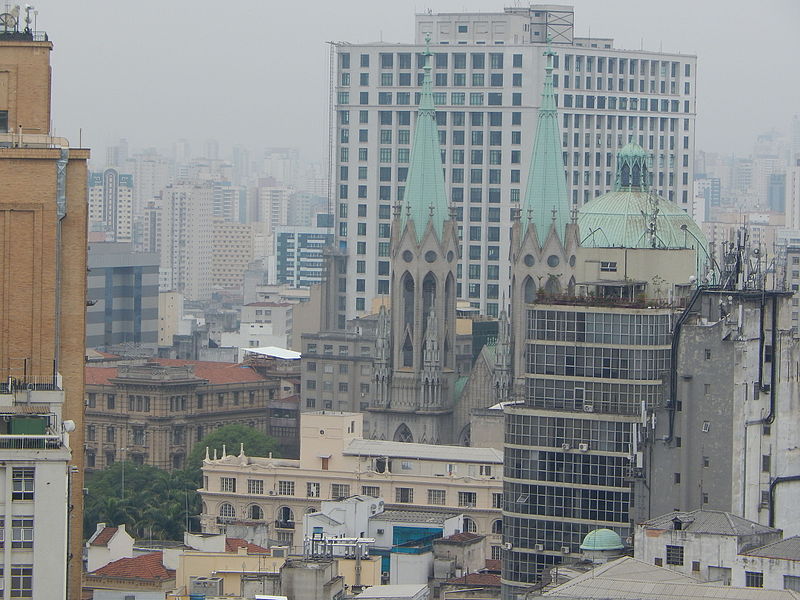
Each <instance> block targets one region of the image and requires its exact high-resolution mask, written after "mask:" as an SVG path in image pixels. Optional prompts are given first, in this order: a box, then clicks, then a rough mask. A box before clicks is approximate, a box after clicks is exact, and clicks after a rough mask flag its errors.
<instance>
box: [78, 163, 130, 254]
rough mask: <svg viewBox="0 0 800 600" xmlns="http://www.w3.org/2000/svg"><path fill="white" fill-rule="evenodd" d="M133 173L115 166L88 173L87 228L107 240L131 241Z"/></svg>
mask: <svg viewBox="0 0 800 600" xmlns="http://www.w3.org/2000/svg"><path fill="white" fill-rule="evenodd" d="M133 189H134V186H133V176H132V175H130V174H127V173H120V172H119V171H118V170H117V169H106V170H105V171H103V172H102V173H91V174H90V175H89V230H90V231H92V232H102V233H105V236H106V237H105V241H107V242H130V241H132V233H133Z"/></svg>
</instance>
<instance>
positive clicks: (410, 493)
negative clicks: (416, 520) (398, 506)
mask: <svg viewBox="0 0 800 600" xmlns="http://www.w3.org/2000/svg"><path fill="white" fill-rule="evenodd" d="M394 500H395V502H400V503H403V504H410V503H412V502H414V488H397V489H396V490H395V494H394Z"/></svg>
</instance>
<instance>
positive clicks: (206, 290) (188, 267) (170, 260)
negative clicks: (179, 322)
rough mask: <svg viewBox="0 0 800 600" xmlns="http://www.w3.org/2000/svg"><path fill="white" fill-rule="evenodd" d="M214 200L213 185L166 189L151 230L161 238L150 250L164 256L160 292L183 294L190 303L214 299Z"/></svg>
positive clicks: (178, 186)
mask: <svg viewBox="0 0 800 600" xmlns="http://www.w3.org/2000/svg"><path fill="white" fill-rule="evenodd" d="M212 200H213V187H212V186H211V185H207V184H206V185H201V184H192V183H178V184H175V185H170V186H167V187H166V188H165V189H164V191H163V192H162V193H161V197H160V199H159V201H158V203H157V205H158V206H160V209H156V208H154V209H152V210H151V212H152V213H154V215H153V219H152V220H151V228H153V229H154V231H155V235H156V236H158V237H157V239H156V240H155V243H154V244H152V246H151V247H157V248H158V249H159V250H160V254H161V273H160V287H161V291H165V292H166V291H177V292H181V293H183V294H184V296H185V297H186V299H187V300H209V299H210V298H211V289H212V287H211V256H212V237H213V222H212ZM156 213H160V218H159V217H156ZM153 222H157V223H158V225H156V226H155V227H153Z"/></svg>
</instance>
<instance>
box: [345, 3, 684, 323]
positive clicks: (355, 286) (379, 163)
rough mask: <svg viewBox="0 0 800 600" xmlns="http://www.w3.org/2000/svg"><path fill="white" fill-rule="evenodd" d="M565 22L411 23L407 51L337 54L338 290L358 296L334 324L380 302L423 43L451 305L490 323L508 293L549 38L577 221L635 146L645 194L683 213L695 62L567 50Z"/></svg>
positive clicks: (590, 45)
mask: <svg viewBox="0 0 800 600" xmlns="http://www.w3.org/2000/svg"><path fill="white" fill-rule="evenodd" d="M572 18H573V17H572V9H571V8H570V7H566V8H565V7H559V9H558V10H555V9H554V8H553V7H549V8H548V7H538V6H535V5H534V6H532V7H530V8H524V9H522V8H520V9H508V10H507V11H506V12H503V13H475V14H471V13H449V14H420V15H417V17H416V43H414V44H389V43H373V44H337V45H335V46H334V51H335V53H336V60H335V69H334V72H333V73H332V74H331V77H332V81H331V85H333V86H334V90H333V91H334V93H333V99H334V102H333V106H332V112H331V136H332V139H331V148H332V166H333V173H332V176H333V180H332V182H331V183H332V185H331V189H332V198H331V203H332V206H333V207H334V209H335V212H336V219H337V223H336V231H335V235H336V245H337V248H338V250H339V251H340V252H342V253H344V255H345V256H346V263H347V265H346V277H347V289H348V290H359V289H363V291H356V292H355V293H352V292H351V293H350V294H349V295H347V296H346V295H345V294H341V296H342V298H343V300H342V302H343V303H344V308H343V309H342V310H341V311H340V312H341V313H343V318H342V319H338V321H339V322H340V323H344V322H345V320H346V319H347V318H350V317H353V316H355V315H358V314H363V312H362V311H363V310H367V311H368V310H369V308H370V306H371V300H372V299H373V298H374V297H376V296H383V295H388V293H389V276H388V272H387V266H388V263H389V261H390V257H389V235H390V224H391V219H392V206H393V205H395V204H397V203H398V202H400V201H401V200H402V198H403V194H404V193H405V185H406V181H405V180H406V177H407V175H408V167H409V161H410V156H411V154H410V152H411V148H410V144H411V130H412V126H413V122H414V117H413V115H414V114H415V110H416V105H417V103H418V102H419V95H420V94H419V85H420V84H421V81H422V66H423V58H422V50H423V46H422V42H423V38H424V36H425V34H426V33H430V35H431V36H432V38H433V50H434V58H433V73H432V76H433V86H434V90H433V95H434V101H435V103H436V106H437V125H438V131H439V136H440V141H441V152H442V163H443V166H444V170H445V177H446V181H447V183H448V186H449V194H450V200H451V202H452V204H453V208H454V218H455V220H456V222H457V226H458V230H459V233H460V236H461V240H462V243H463V246H464V252H463V253H462V257H461V259H460V261H459V264H458V269H457V288H458V289H457V294H458V296H459V298H462V299H467V300H469V301H470V302H471V303H473V304H474V305H475V306H476V307H478V308H479V309H480V310H481V311H482V312H483V313H485V314H489V315H495V316H496V315H497V314H498V313H499V309H500V303H501V302H500V300H501V298H499V297H493V296H494V290H495V289H497V290H500V291H501V292H500V293H499V295H500V296H502V290H508V286H509V284H510V281H509V276H508V269H507V268H506V261H507V258H508V248H509V244H510V240H509V231H510V228H511V212H512V209H515V208H518V207H519V204H520V199H521V197H523V196H524V189H523V182H525V181H526V178H527V170H526V169H527V166H528V164H529V162H530V152H531V149H532V143H531V141H532V137H533V132H534V127H535V123H536V116H537V112H538V109H539V107H540V104H539V102H540V90H541V89H542V83H543V76H544V64H545V58H544V56H543V51H544V50H545V41H546V38H547V37H548V36H549V37H550V38H551V39H552V43H553V45H554V46H555V47H556V48H557V50H558V54H559V56H558V57H557V58H556V60H555V61H554V70H553V86H554V89H555V94H556V99H557V104H558V107H559V109H560V120H561V125H562V140H561V142H562V144H561V145H562V152H563V155H564V162H565V165H566V182H567V191H568V194H569V199H570V200H571V201H572V205H573V207H575V208H578V207H580V206H582V205H583V203H585V202H587V201H588V200H589V199H591V198H594V197H595V196H598V195H600V194H602V193H605V192H607V191H610V190H611V189H612V186H613V183H614V181H613V178H614V161H613V157H614V154H615V152H616V151H617V150H618V149H620V148H621V147H622V146H624V145H625V144H626V143H627V142H629V141H634V142H636V143H638V144H639V145H641V146H643V147H644V148H645V149H646V150H647V151H648V152H649V153H650V154H651V155H652V156H653V164H652V171H653V187H654V189H655V190H657V191H658V193H659V194H660V195H661V196H662V197H664V198H665V199H668V200H673V201H674V202H676V203H677V204H678V205H679V206H681V207H683V208H685V209H687V210H691V200H692V194H691V191H692V187H691V186H692V179H693V168H694V165H693V161H692V159H691V157H692V154H693V152H694V122H695V80H696V70H695V67H696V57H694V56H691V55H683V54H677V53H663V52H647V51H641V50H624V49H619V48H614V47H613V40H609V39H586V38H576V37H574V35H573V33H572V25H571V23H572ZM376 257H377V260H376ZM367 259H368V260H367ZM364 260H366V262H367V266H366V269H365V271H364V272H358V270H357V268H356V266H357V264H358V261H364ZM384 273H385V274H384ZM362 306H363V307H364V308H363V309H362V308H360V307H362Z"/></svg>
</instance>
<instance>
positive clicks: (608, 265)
mask: <svg viewBox="0 0 800 600" xmlns="http://www.w3.org/2000/svg"><path fill="white" fill-rule="evenodd" d="M600 272H602V273H616V272H617V263H616V262H609V261H601V262H600Z"/></svg>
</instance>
